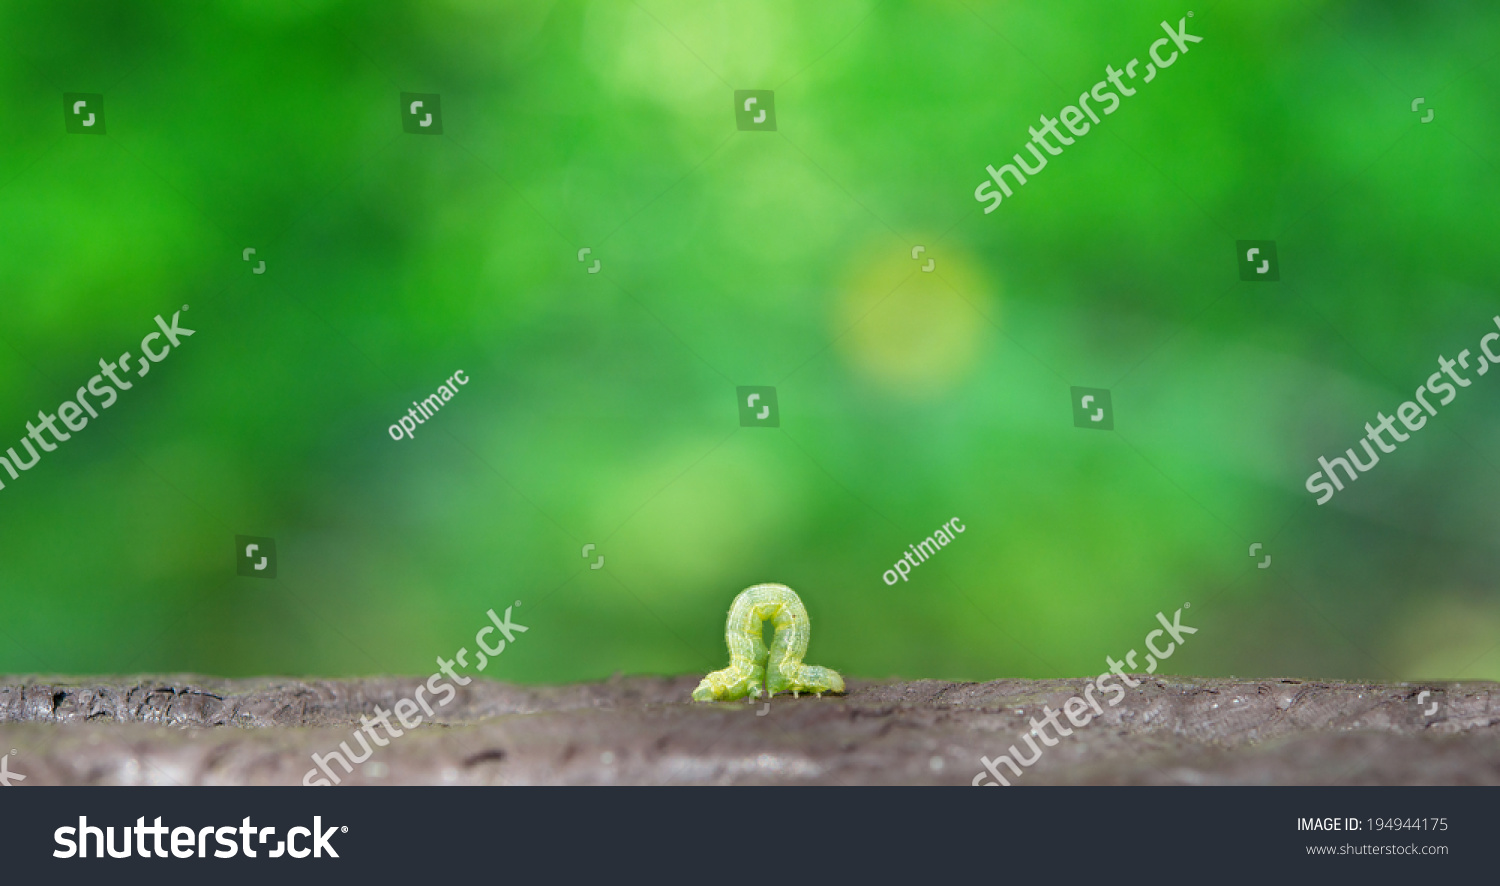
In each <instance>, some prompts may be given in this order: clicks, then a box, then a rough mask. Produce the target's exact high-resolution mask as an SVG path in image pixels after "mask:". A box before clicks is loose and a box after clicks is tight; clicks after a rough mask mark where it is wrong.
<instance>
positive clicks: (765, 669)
mask: <svg viewBox="0 0 1500 886" xmlns="http://www.w3.org/2000/svg"><path fill="white" fill-rule="evenodd" d="M767 619H770V621H771V624H772V626H773V627H775V629H776V634H775V636H774V637H773V638H772V640H771V648H770V650H769V651H768V650H767V649H766V644H765V641H764V640H762V639H761V623H762V622H764V621H766V620H767ZM811 638H812V622H811V621H810V620H809V619H808V617H807V607H805V606H803V605H802V600H801V598H799V597H798V596H797V593H796V592H795V591H793V590H792V589H791V588H789V587H787V586H786V585H779V584H763V585H755V586H753V587H749V588H746V589H745V590H743V591H741V592H740V595H739V596H738V597H735V598H734V604H733V605H732V606H730V608H729V620H728V621H727V622H726V623H725V626H724V640H725V642H726V643H728V644H729V667H727V668H724V669H723V670H721V671H714V672H713V673H712V674H709V675H708V676H706V677H704V678H703V682H701V683H699V684H698V688H697V689H694V690H693V701H735V700H737V699H741V698H744V697H746V696H747V695H754V696H756V697H757V698H758V697H760V693H761V691H762V690H765V691H766V692H767V693H768V695H775V694H776V693H778V692H791V693H792V694H793V695H796V694H798V693H801V692H815V693H817V694H819V695H821V694H823V693H824V692H843V691H844V678H843V677H841V676H839V673H838V671H834V670H830V669H828V668H820V667H817V666H816V665H805V664H803V663H802V656H803V655H806V654H807V641H808V640H809V639H811Z"/></svg>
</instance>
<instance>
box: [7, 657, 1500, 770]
mask: <svg viewBox="0 0 1500 886" xmlns="http://www.w3.org/2000/svg"><path fill="white" fill-rule="evenodd" d="M1135 679H1137V680H1138V681H1139V682H1140V685H1139V687H1137V688H1133V689H1129V690H1127V692H1126V695H1125V698H1124V699H1123V700H1122V701H1120V702H1119V703H1118V704H1117V705H1115V706H1110V705H1109V704H1108V703H1107V702H1106V703H1104V704H1102V708H1103V714H1102V715H1100V716H1098V717H1097V718H1096V719H1095V720H1094V722H1092V723H1091V724H1089V725H1088V726H1086V727H1083V728H1079V729H1076V730H1074V731H1073V734H1072V735H1070V736H1067V737H1063V738H1061V740H1060V741H1058V742H1057V744H1056V745H1055V746H1046V745H1045V744H1040V743H1039V746H1041V747H1042V750H1043V753H1042V755H1041V758H1040V759H1039V760H1038V761H1037V762H1036V763H1035V764H1034V765H1032V766H1031V767H1030V768H1027V769H1025V770H1024V774H1023V775H1022V776H1021V777H1019V778H1012V779H1011V781H1012V782H1014V783H1016V784H1023V785H1039V784H1500V704H1497V701H1500V684H1495V683H1478V682H1476V683H1461V684H1460V683H1448V684H1438V683H1434V684H1374V683H1343V682H1319V681H1313V680H1291V679H1271V680H1235V679H1229V680H1225V679H1193V678H1184V677H1155V676H1145V675H1136V677H1135ZM697 682H698V677H697V676H682V677H625V678H620V677H617V678H615V679H612V680H608V681H606V682H602V683H593V684H582V685H575V686H532V687H524V686H511V685H507V684H503V683H494V682H487V681H481V680H478V679H475V680H474V681H473V682H471V683H470V684H469V685H467V686H465V687H462V688H460V689H459V690H458V696H457V697H456V698H455V699H454V700H453V701H452V702H451V703H450V704H448V705H446V706H443V707H436V705H434V706H435V707H436V717H435V718H433V720H432V721H430V722H428V723H425V724H423V725H421V726H419V727H417V728H415V729H412V730H409V731H407V732H406V733H405V734H403V735H402V736H401V737H400V738H395V739H386V738H385V733H384V732H383V731H381V732H378V734H380V735H381V736H382V740H388V741H389V744H388V745H387V746H384V747H376V748H375V749H374V753H373V756H371V757H370V758H369V759H368V760H366V761H365V762H363V763H360V764H355V765H354V766H353V771H352V772H349V773H345V772H344V771H343V768H342V767H341V766H340V765H339V764H338V763H337V762H333V763H331V764H330V765H331V766H332V768H333V770H334V771H335V772H336V773H337V774H338V775H339V776H340V778H341V780H342V783H344V784H351V783H353V784H485V785H490V784H493V785H507V784H510V785H523V784H831V785H839V784H844V785H856V784H951V785H967V784H969V783H970V782H971V780H973V779H974V778H975V776H976V775H978V774H979V773H981V772H983V771H984V769H983V766H982V765H981V763H980V757H981V756H989V757H991V758H996V757H998V756H999V755H1000V754H1004V753H1008V749H1009V748H1010V747H1011V746H1012V745H1016V746H1017V747H1018V748H1019V749H1020V751H1021V752H1022V753H1023V754H1027V755H1028V756H1029V753H1030V752H1029V750H1028V748H1027V746H1026V745H1025V744H1024V743H1022V740H1021V737H1022V735H1024V734H1025V733H1026V732H1029V731H1030V730H1031V726H1030V725H1029V722H1028V721H1029V720H1030V719H1031V718H1032V717H1040V716H1041V715H1042V713H1043V711H1042V708H1043V705H1050V706H1051V708H1052V709H1054V710H1057V709H1060V708H1062V706H1063V704H1064V703H1065V702H1066V701H1067V700H1068V699H1069V698H1071V697H1073V696H1081V695H1082V694H1083V692H1084V687H1085V686H1086V685H1087V682H1086V681H1083V680H996V681H994V682H990V683H949V682H943V681H937V680H919V681H916V682H869V681H859V680H851V681H850V684H849V689H850V691H849V694H848V695H846V696H842V697H831V696H828V697H823V698H809V697H803V698H797V699H794V698H790V697H778V698H776V699H775V700H774V701H772V702H770V703H769V705H767V703H765V702H756V703H753V704H745V703H733V704H694V703H691V702H689V701H688V696H689V694H690V692H691V691H692V689H693V687H694V686H695V685H696V684H697ZM420 683H421V681H418V680H414V679H403V678H376V679H360V680H293V679H274V678H267V679H256V680H219V679H213V678H206V677H197V676H171V677H131V678H105V679H80V678H66V679H49V678H45V677H0V753H5V752H7V751H10V750H12V749H14V751H15V753H14V755H12V756H11V757H10V758H9V761H8V763H9V771H11V772H13V773H20V774H23V775H25V776H26V780H25V782H23V783H20V785H21V786H25V787H33V786H38V785H57V784H180V785H195V784H231V785H239V784H299V783H301V782H302V781H303V778H304V775H305V774H306V773H307V772H308V771H309V770H311V769H313V768H314V766H313V763H312V761H311V755H313V754H320V755H326V754H328V753H329V752H330V751H336V750H339V746H340V743H341V742H342V743H347V744H348V745H349V747H351V748H353V750H354V751H355V752H356V753H361V746H360V744H359V743H357V742H356V741H355V740H354V738H353V735H352V733H353V731H355V730H357V729H359V726H360V718H361V717H371V716H374V714H375V708H376V706H377V705H378V706H379V707H380V708H382V709H384V710H387V711H389V710H391V709H392V708H393V706H394V705H395V704H396V702H397V701H398V700H400V699H403V698H413V697H415V695H416V690H417V687H418V686H419V685H420ZM1424 690H1426V691H1427V694H1426V695H1421V693H1422V692H1423V691H1424ZM1419 696H1420V700H1419ZM428 698H429V700H430V699H431V698H432V696H431V694H429V695H428ZM1095 698H1096V699H1099V700H1100V701H1104V700H1105V697H1104V696H1103V695H1102V694H1100V693H1097V692H1096V693H1095ZM1075 712H1077V708H1076V706H1075ZM1078 715H1079V716H1080V717H1082V716H1083V714H1082V713H1081V712H1079V714H1078ZM392 722H393V723H394V722H395V721H394V718H393V719H392ZM1060 722H1061V723H1062V724H1063V726H1064V728H1072V727H1071V726H1070V725H1069V724H1068V721H1067V719H1066V718H1061V719H1060ZM396 728H397V729H399V728H400V726H399V724H397V725H396ZM1055 734H1056V732H1055V730H1052V729H1051V728H1050V727H1049V729H1048V735H1049V737H1050V736H1053V735H1055ZM1005 771H1006V772H1007V774H1008V772H1009V770H1008V769H1007V770H1005ZM317 776H318V777H321V776H322V773H321V772H318V773H317Z"/></svg>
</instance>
